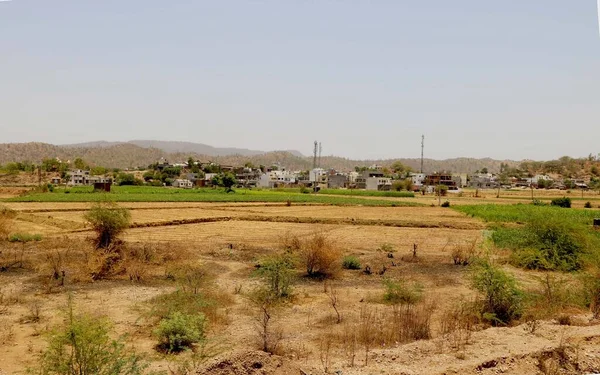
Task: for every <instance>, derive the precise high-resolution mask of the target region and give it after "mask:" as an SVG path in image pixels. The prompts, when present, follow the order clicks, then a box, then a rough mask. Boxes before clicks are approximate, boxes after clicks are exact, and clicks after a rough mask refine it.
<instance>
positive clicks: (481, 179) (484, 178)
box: [469, 173, 499, 189]
mask: <svg viewBox="0 0 600 375" xmlns="http://www.w3.org/2000/svg"><path fill="white" fill-rule="evenodd" d="M498 185H499V183H498V181H497V178H496V177H495V176H494V175H492V174H491V173H481V174H474V175H471V176H470V177H469V186H470V187H472V188H475V189H495V188H497V187H498Z"/></svg>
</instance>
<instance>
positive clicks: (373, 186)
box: [365, 177, 392, 191]
mask: <svg viewBox="0 0 600 375" xmlns="http://www.w3.org/2000/svg"><path fill="white" fill-rule="evenodd" d="M365 188H366V190H385V191H389V190H392V179H391V178H388V177H367V179H366V181H365Z"/></svg>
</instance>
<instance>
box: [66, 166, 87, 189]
mask: <svg viewBox="0 0 600 375" xmlns="http://www.w3.org/2000/svg"><path fill="white" fill-rule="evenodd" d="M69 176H70V179H69V185H71V186H84V185H89V181H88V180H89V178H90V171H84V170H83V169H73V170H70V171H69Z"/></svg>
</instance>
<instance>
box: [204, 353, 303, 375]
mask: <svg viewBox="0 0 600 375" xmlns="http://www.w3.org/2000/svg"><path fill="white" fill-rule="evenodd" d="M195 374H197V375H208V374H210V375H267V374H268V375H285V374H300V369H299V368H298V367H296V366H295V365H293V364H291V363H290V362H289V361H287V360H286V359H284V358H283V357H279V356H276V355H271V354H269V353H265V352H261V351H246V352H237V353H232V354H231V355H228V356H227V357H225V358H219V359H216V360H214V361H213V362H211V363H209V364H208V365H207V366H204V367H202V368H199V369H197V370H196V371H195Z"/></svg>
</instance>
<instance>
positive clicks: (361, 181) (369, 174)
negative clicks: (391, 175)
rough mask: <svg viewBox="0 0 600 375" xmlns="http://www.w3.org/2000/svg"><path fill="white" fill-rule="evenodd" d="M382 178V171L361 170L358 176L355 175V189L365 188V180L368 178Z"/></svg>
mask: <svg viewBox="0 0 600 375" xmlns="http://www.w3.org/2000/svg"><path fill="white" fill-rule="evenodd" d="M373 177H377V178H383V172H382V171H377V170H366V171H364V172H362V174H360V175H359V176H358V177H356V188H357V189H366V188H367V180H368V179H369V178H373ZM390 187H391V180H390Z"/></svg>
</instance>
